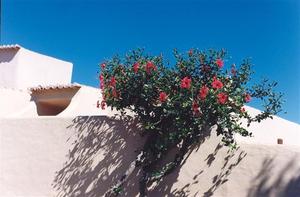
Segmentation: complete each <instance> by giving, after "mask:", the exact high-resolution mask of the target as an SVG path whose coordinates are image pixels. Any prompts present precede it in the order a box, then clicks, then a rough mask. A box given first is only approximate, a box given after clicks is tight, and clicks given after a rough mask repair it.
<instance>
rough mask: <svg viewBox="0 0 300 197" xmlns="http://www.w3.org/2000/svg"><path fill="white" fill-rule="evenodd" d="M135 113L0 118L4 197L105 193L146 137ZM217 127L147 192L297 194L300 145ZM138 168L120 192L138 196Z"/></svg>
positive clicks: (236, 195)
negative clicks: (230, 141)
mask: <svg viewBox="0 0 300 197" xmlns="http://www.w3.org/2000/svg"><path fill="white" fill-rule="evenodd" d="M138 130H139V127H138V124H137V122H136V120H135V119H134V118H132V117H131V116H127V117H119V116H113V113H111V116H78V117H64V118H63V117H41V118H14V119H3V118H2V119H0V196H5V197H12V196H103V195H104V193H105V191H106V190H107V189H108V188H109V187H110V186H111V185H112V183H115V182H116V181H117V180H118V179H119V178H120V177H121V176H122V175H123V173H124V172H125V170H127V168H128V167H129V165H130V163H131V162H132V161H133V160H134V159H135V157H136V156H137V154H138V153H137V152H135V150H136V149H138V148H139V147H141V145H142V142H143V139H142V138H141V137H140V136H139V135H138V134H137V132H138ZM219 141H220V139H219V138H218V137H216V136H215V135H214V133H212V135H211V136H207V137H206V139H205V140H204V141H203V143H202V144H201V145H200V146H199V147H195V148H194V149H193V151H192V152H191V153H190V155H189V157H187V159H186V161H185V162H184V163H183V164H182V166H181V168H178V169H177V170H175V171H174V172H173V173H172V174H170V175H168V176H167V177H166V178H165V179H164V180H162V181H161V182H160V183H159V184H153V185H152V186H151V187H150V191H149V196H153V197H157V196H220V197H223V196H228V197H229V196H230V197H243V196H247V197H252V196H253V197H254V196H274V197H275V196H300V162H299V161H300V146H291V145H262V144H257V143H246V141H245V142H241V143H240V148H239V149H238V150H236V151H234V152H231V151H229V149H228V148H227V147H223V146H222V145H221V144H220V143H219ZM139 174H140V172H139V170H135V171H134V173H133V174H132V175H131V177H130V178H129V180H128V181H127V182H126V183H125V186H124V191H123V192H122V195H121V196H137V192H138V177H139Z"/></svg>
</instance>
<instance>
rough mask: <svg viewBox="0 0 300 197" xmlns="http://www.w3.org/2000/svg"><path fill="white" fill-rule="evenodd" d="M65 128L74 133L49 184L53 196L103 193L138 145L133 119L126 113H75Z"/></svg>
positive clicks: (133, 193)
mask: <svg viewBox="0 0 300 197" xmlns="http://www.w3.org/2000/svg"><path fill="white" fill-rule="evenodd" d="M69 129H72V131H73V130H74V131H75V133H74V134H76V135H75V136H72V137H71V138H70V139H69V140H71V141H73V144H72V147H71V148H70V151H69V153H68V156H67V157H68V158H67V161H66V162H65V163H64V167H63V168H62V169H61V170H59V171H58V172H57V174H56V177H55V180H54V183H53V187H54V188H55V189H56V191H57V196H89V197H96V196H103V195H104V194H105V192H106V191H107V190H108V189H109V188H110V187H111V186H112V185H113V184H114V183H116V182H117V181H118V180H119V179H120V177H121V176H122V173H124V169H127V168H128V165H129V164H130V163H131V162H132V161H134V160H135V157H136V156H137V153H136V152H134V150H137V149H138V148H139V147H140V145H141V144H142V139H140V137H139V135H138V131H139V126H138V124H137V121H136V120H135V119H134V118H132V117H130V116H126V117H125V116H123V117H113V118H109V117H105V116H79V117H76V118H75V119H74V120H73V124H72V125H70V126H69ZM133 176H136V175H133ZM137 182H138V181H137ZM136 192H137V191H134V190H131V191H130V194H128V195H130V196H135V195H136Z"/></svg>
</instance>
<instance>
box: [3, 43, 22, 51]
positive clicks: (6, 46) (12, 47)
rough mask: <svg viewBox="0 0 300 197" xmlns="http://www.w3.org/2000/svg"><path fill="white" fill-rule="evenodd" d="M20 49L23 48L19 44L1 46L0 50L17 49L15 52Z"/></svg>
mask: <svg viewBox="0 0 300 197" xmlns="http://www.w3.org/2000/svg"><path fill="white" fill-rule="evenodd" d="M20 48H21V46H20V45H18V44H11V45H0V50H5V49H15V50H19V49H20Z"/></svg>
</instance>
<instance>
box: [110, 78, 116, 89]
mask: <svg viewBox="0 0 300 197" xmlns="http://www.w3.org/2000/svg"><path fill="white" fill-rule="evenodd" d="M116 84H117V80H116V78H115V77H114V76H113V77H111V79H110V85H111V86H112V87H116Z"/></svg>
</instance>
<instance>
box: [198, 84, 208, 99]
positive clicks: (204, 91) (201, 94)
mask: <svg viewBox="0 0 300 197" xmlns="http://www.w3.org/2000/svg"><path fill="white" fill-rule="evenodd" d="M208 91H209V88H208V87H206V86H203V87H202V88H201V89H200V91H199V97H200V99H201V100H204V99H205V98H206V96H207V94H208Z"/></svg>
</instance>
